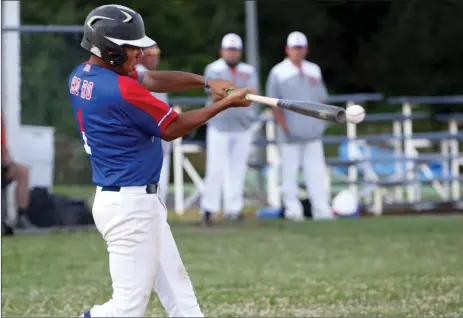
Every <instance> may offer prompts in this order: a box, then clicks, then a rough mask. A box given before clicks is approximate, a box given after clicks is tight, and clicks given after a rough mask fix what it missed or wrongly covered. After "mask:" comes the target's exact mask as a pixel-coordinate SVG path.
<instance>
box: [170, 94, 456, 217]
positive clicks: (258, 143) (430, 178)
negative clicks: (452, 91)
mask: <svg viewBox="0 0 463 318" xmlns="http://www.w3.org/2000/svg"><path fill="white" fill-rule="evenodd" d="M381 100H383V96H382V95H381V94H350V95H333V96H330V98H329V99H328V101H327V102H328V103H330V104H335V105H336V104H343V105H345V106H346V107H348V106H349V105H352V104H361V105H362V104H365V103H367V102H378V101H381ZM205 102H206V98H204V97H192V98H190V97H178V98H171V100H170V103H171V105H172V106H173V107H174V108H175V109H176V110H177V111H178V112H181V111H182V108H183V107H185V106H186V107H189V106H193V105H204V104H205ZM387 102H388V103H389V104H391V105H394V104H400V105H401V107H402V111H401V112H396V113H381V114H368V115H367V116H366V118H365V120H364V121H363V123H372V122H392V133H391V134H368V135H361V136H359V135H357V125H354V124H349V123H347V124H346V134H345V135H342V136H332V135H331V136H330V135H328V136H324V138H323V142H324V144H325V145H338V146H339V149H340V155H339V156H338V157H328V158H326V163H327V166H328V171H329V173H330V178H331V179H333V176H336V177H337V179H336V180H333V181H332V182H331V184H336V183H337V184H344V185H346V186H348V187H349V189H350V190H351V191H353V192H354V193H355V194H357V195H358V196H359V197H362V196H363V198H362V202H363V203H362V204H364V205H365V206H366V207H367V209H368V210H369V211H370V212H371V213H374V214H381V213H383V211H384V209H387V208H388V207H389V206H404V207H409V208H410V207H416V206H417V205H418V203H423V202H425V201H424V200H423V198H422V196H421V191H420V188H421V185H423V184H427V183H429V184H431V185H432V187H433V188H434V189H435V190H436V192H437V193H438V195H439V197H440V200H438V201H436V202H426V204H425V206H426V208H432V207H434V206H435V205H436V204H438V203H443V202H446V203H451V204H453V206H455V207H460V204H461V181H462V177H461V176H460V173H459V170H460V166H461V165H462V164H463V153H460V152H459V142H460V141H462V140H463V132H459V131H458V123H459V122H460V123H461V122H463V113H455V114H450V115H436V116H433V115H431V114H430V113H426V112H413V111H412V109H413V108H414V106H415V105H417V104H422V103H426V104H463V96H444V97H422V96H411V97H410V96H408V97H407V96H401V97H392V98H389V99H387ZM396 108H397V107H396ZM366 109H367V110H368V108H367V107H366ZM416 120H437V121H441V122H448V130H446V131H437V132H419V133H418V132H413V125H412V123H413V121H416ZM253 129H254V130H255V131H257V130H259V129H263V130H264V131H265V137H264V138H259V139H256V140H254V143H253V144H254V146H255V147H264V148H265V149H266V160H265V162H249V164H248V165H249V168H251V169H254V170H255V171H257V172H258V173H259V174H265V176H266V181H267V182H266V183H267V184H266V189H265V192H266V194H267V195H266V197H267V204H268V205H269V206H272V207H276V208H278V207H281V200H280V189H279V186H280V183H279V155H278V145H277V143H276V141H275V137H276V132H275V123H274V121H273V119H272V117H271V115H270V113H269V111H268V110H265V111H264V112H262V113H261V114H260V116H259V119H258V120H257V121H256V122H255V124H254V126H253ZM436 143H439V144H440V152H438V153H433V152H429V151H428V152H424V153H419V152H418V151H417V149H418V148H429V147H430V146H431V145H433V144H436ZM372 145H381V146H384V147H386V148H385V149H381V148H379V149H380V151H385V153H381V156H380V157H369V156H361V155H359V149H360V148H362V147H363V148H365V147H367V148H368V147H370V148H371V147H376V146H372ZM205 146H206V145H205V142H204V141H202V140H201V141H199V140H182V139H177V140H175V141H174V147H173V148H174V150H173V152H174V154H173V160H174V164H173V167H174V184H175V211H176V213H178V214H182V213H183V212H184V211H185V210H186V209H188V208H189V207H191V206H192V204H193V203H194V202H195V201H196V200H197V199H198V198H199V196H200V193H201V191H202V187H203V182H202V178H201V177H200V175H199V174H198V173H197V171H196V170H195V169H194V167H193V165H192V164H191V162H190V161H189V160H188V158H187V157H186V156H185V155H186V154H188V153H197V152H201V151H203V150H204V147H205ZM343 147H344V148H343ZM342 149H344V150H346V151H345V155H344V156H341V150H342ZM355 153H357V155H355ZM381 164H382V165H389V167H393V169H392V170H394V173H389V174H388V175H387V174H386V175H381V173H376V172H375V171H374V170H375V169H374V168H375V166H378V165H381ZM436 167H438V168H436ZM365 169H366V170H368V171H367V172H368V173H367V174H365V171H366V170H365ZM433 169H434V170H433ZM379 170H381V169H379ZM386 170H387V169H386ZM184 171H186V173H187V174H188V175H189V177H190V178H191V180H192V181H193V183H194V185H195V187H196V190H195V191H194V193H193V194H191V195H190V196H188V197H186V198H185V193H184V187H183V172H184ZM436 171H437V172H439V173H438V175H437V174H436ZM370 177H372V178H370ZM262 187H264V185H262ZM391 187H392V188H394V190H393V191H394V193H393V195H391V194H390V193H389V190H388V189H389V188H391ZM365 189H367V191H366V192H367V195H365V191H364V190H365ZM362 191H363V193H362ZM405 194H406V195H405ZM421 206H423V204H421Z"/></svg>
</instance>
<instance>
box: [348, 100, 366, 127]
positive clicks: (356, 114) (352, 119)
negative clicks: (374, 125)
mask: <svg viewBox="0 0 463 318" xmlns="http://www.w3.org/2000/svg"><path fill="white" fill-rule="evenodd" d="M364 118H365V109H364V108H363V107H362V106H360V105H352V106H349V107H347V109H346V120H347V121H348V122H349V123H352V124H358V123H360V122H361V121H362V120H363V119H364Z"/></svg>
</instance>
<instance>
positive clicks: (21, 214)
mask: <svg viewBox="0 0 463 318" xmlns="http://www.w3.org/2000/svg"><path fill="white" fill-rule="evenodd" d="M1 124H2V140H1V143H2V150H1V151H2V153H1V156H2V191H5V189H6V187H7V186H8V185H9V184H10V183H11V182H13V181H15V182H16V195H15V196H16V203H17V207H18V226H20V227H31V226H32V224H31V223H30V221H29V219H28V218H27V215H26V212H27V208H28V206H29V169H28V168H27V167H26V166H24V165H22V164H20V163H18V162H15V161H13V160H12V159H11V156H10V153H9V150H8V146H7V143H6V135H5V125H4V121H3V114H2V119H1ZM2 227H3V230H4V231H5V234H6V235H12V234H13V228H11V227H10V226H8V225H7V224H6V223H5V222H4V218H2Z"/></svg>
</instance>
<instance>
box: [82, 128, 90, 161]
mask: <svg viewBox="0 0 463 318" xmlns="http://www.w3.org/2000/svg"><path fill="white" fill-rule="evenodd" d="M82 139H83V140H84V149H85V152H86V153H88V154H89V155H91V154H92V148H90V146H89V145H88V142H87V136H85V132H82Z"/></svg>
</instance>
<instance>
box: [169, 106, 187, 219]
mask: <svg viewBox="0 0 463 318" xmlns="http://www.w3.org/2000/svg"><path fill="white" fill-rule="evenodd" d="M173 108H174V110H175V111H176V112H177V113H180V112H181V111H182V108H181V106H180V105H174V107H173ZM172 147H173V155H174V198H175V205H174V209H175V213H177V214H178V215H183V213H185V198H184V196H185V193H184V191H185V190H184V183H183V150H182V138H181V137H180V138H177V139H174V140H173V142H172Z"/></svg>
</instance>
